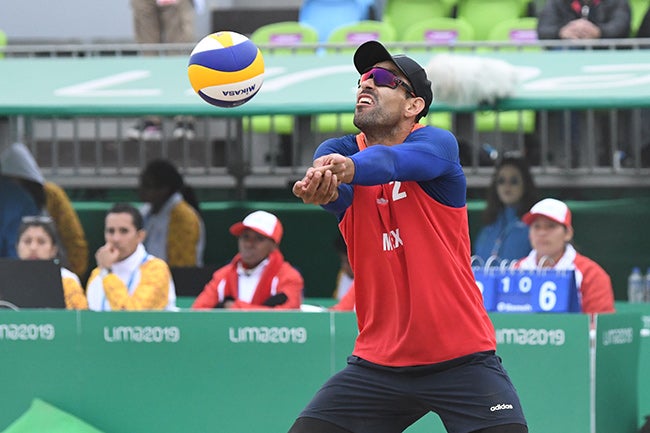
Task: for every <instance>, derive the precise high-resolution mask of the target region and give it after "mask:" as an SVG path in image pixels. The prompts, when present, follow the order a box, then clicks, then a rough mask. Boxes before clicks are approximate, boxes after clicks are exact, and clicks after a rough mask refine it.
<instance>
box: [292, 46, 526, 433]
mask: <svg viewBox="0 0 650 433" xmlns="http://www.w3.org/2000/svg"><path fill="white" fill-rule="evenodd" d="M354 65H355V67H356V69H357V71H358V72H359V74H360V78H359V82H358V89H357V95H356V106H355V111H354V124H355V125H356V126H357V127H358V128H359V129H360V130H361V131H362V132H361V133H359V134H356V135H346V136H343V137H337V138H331V139H328V140H326V141H325V142H323V143H322V144H321V145H320V146H319V147H318V148H317V150H316V152H315V155H314V161H313V164H312V167H310V168H309V169H307V171H306V173H305V176H304V177H303V178H302V179H301V180H299V181H297V182H296V183H295V184H294V185H293V193H294V195H296V196H297V197H298V198H300V199H301V200H302V201H303V202H304V203H310V204H316V205H321V206H323V208H324V209H325V210H327V211H329V212H331V213H333V214H334V215H336V217H337V218H338V221H339V229H340V231H341V234H342V235H343V238H344V239H345V242H346V244H347V247H348V256H349V259H350V264H351V265H352V270H353V272H354V298H355V299H354V305H355V309H356V314H357V324H358V328H359V334H358V336H357V339H356V342H355V345H354V349H353V352H352V356H350V357H348V360H347V366H346V367H345V368H344V369H343V370H341V371H340V372H338V373H336V374H335V375H334V376H332V377H331V378H330V379H329V380H328V381H327V382H326V383H325V384H324V385H323V386H322V387H321V389H320V390H319V391H317V393H316V395H315V396H314V398H313V399H312V400H311V401H310V402H309V403H308V404H307V406H306V407H305V409H304V410H303V411H302V412H301V413H300V414H299V415H298V418H297V419H296V420H295V422H294V424H293V425H292V427H291V428H290V430H289V432H290V433H398V432H402V431H404V430H406V429H407V428H408V427H409V426H410V425H411V424H413V423H415V422H416V421H417V420H418V419H420V418H422V417H423V416H425V415H426V414H428V413H429V412H435V413H437V414H438V415H439V416H440V418H441V419H442V422H443V424H444V425H445V428H446V429H447V431H448V432H449V433H470V432H473V433H478V432H480V433H525V432H527V431H528V427H527V425H526V419H525V417H524V414H523V409H522V407H521V403H520V401H519V397H518V395H517V392H516V390H515V387H514V386H513V384H512V382H511V381H510V378H509V377H508V373H507V372H506V370H505V369H504V367H503V365H502V363H501V359H500V357H499V356H497V354H496V337H495V332H494V327H493V325H492V322H491V321H490V318H489V316H488V314H487V312H486V311H485V307H484V305H483V298H482V295H481V292H480V290H479V289H478V287H477V285H476V282H475V281H474V274H473V272H472V268H471V263H470V239H469V228H468V217H467V204H466V200H465V196H466V191H467V184H466V178H465V174H464V172H463V168H462V166H461V165H460V158H459V150H458V142H457V140H456V138H455V137H454V136H453V134H452V133H451V132H449V131H446V130H443V129H440V128H436V127H431V126H423V125H422V124H420V123H419V120H420V119H421V118H422V117H423V116H425V115H426V114H427V112H428V110H429V106H430V104H431V102H432V100H433V95H432V88H431V82H430V81H429V79H428V78H427V74H426V71H425V70H424V69H423V68H422V66H420V65H419V64H418V63H417V62H416V61H414V60H413V59H411V58H410V57H407V56H405V55H399V54H398V55H391V54H390V53H389V52H388V51H387V50H386V48H385V47H384V46H383V45H382V44H381V43H380V42H378V41H368V42H365V43H364V44H362V45H361V46H359V48H358V49H357V50H356V52H355V54H354Z"/></svg>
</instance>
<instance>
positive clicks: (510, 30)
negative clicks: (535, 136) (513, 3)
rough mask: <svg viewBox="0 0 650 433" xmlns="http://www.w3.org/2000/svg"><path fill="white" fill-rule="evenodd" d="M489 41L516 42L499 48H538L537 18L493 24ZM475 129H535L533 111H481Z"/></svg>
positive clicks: (532, 130) (528, 49)
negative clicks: (514, 44) (510, 45)
mask: <svg viewBox="0 0 650 433" xmlns="http://www.w3.org/2000/svg"><path fill="white" fill-rule="evenodd" d="M487 40H489V41H509V42H512V43H516V44H517V45H518V46H517V47H514V46H513V47H508V48H500V50H501V51H506V50H527V51H530V50H534V51H537V50H540V47H539V46H537V45H535V43H536V42H537V18H535V17H522V18H513V19H509V20H505V21H502V22H500V23H498V24H496V25H495V26H494V28H493V29H492V30H491V31H490V33H489V34H488V37H487ZM475 122H476V129H477V130H478V131H479V132H490V131H495V130H497V129H498V130H500V131H503V132H524V133H532V132H534V131H535V112H534V111H531V110H524V111H501V112H499V113H495V112H493V111H482V112H478V113H476V116H475Z"/></svg>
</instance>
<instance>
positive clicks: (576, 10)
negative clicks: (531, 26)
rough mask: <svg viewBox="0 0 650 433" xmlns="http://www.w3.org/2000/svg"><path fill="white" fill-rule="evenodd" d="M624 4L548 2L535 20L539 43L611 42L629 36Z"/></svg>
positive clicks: (616, 1) (595, 0)
mask: <svg viewBox="0 0 650 433" xmlns="http://www.w3.org/2000/svg"><path fill="white" fill-rule="evenodd" d="M630 22H631V12H630V5H629V3H628V1H627V0H606V1H601V0H548V1H547V2H546V4H545V5H544V7H543V8H542V10H541V11H540V13H539V16H538V22H537V35H538V37H539V39H613V38H627V37H629V36H630Z"/></svg>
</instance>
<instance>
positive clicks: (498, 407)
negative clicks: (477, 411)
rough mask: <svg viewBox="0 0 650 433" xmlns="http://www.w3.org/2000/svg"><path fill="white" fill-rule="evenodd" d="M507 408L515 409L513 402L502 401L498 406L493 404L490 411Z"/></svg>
mask: <svg viewBox="0 0 650 433" xmlns="http://www.w3.org/2000/svg"><path fill="white" fill-rule="evenodd" d="M505 409H514V408H513V407H512V405H511V404H508V403H501V404H497V405H496V406H492V407H491V408H490V412H496V411H497V410H505Z"/></svg>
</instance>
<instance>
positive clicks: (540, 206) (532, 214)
mask: <svg viewBox="0 0 650 433" xmlns="http://www.w3.org/2000/svg"><path fill="white" fill-rule="evenodd" d="M539 215H541V216H545V217H546V218H548V219H550V220H553V221H555V222H557V223H560V224H562V225H563V226H565V227H571V211H570V210H569V207H568V206H567V205H566V204H565V203H564V202H562V201H560V200H556V199H554V198H545V199H544V200H541V201H539V202H537V203H535V205H534V206H533V207H532V208H530V211H529V212H528V213H526V214H525V215H524V216H523V217H522V218H521V219H522V220H523V221H524V222H525V223H526V224H528V225H530V224H531V223H532V222H533V221H534V220H535V218H536V217H537V216H539Z"/></svg>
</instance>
